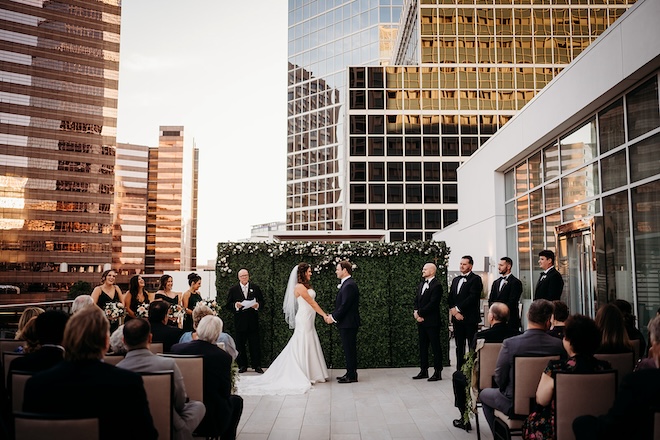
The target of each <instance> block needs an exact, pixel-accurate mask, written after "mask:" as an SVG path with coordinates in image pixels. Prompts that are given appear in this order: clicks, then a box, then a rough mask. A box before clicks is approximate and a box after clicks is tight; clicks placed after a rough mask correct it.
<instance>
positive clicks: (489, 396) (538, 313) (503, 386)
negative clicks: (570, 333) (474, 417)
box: [479, 299, 564, 431]
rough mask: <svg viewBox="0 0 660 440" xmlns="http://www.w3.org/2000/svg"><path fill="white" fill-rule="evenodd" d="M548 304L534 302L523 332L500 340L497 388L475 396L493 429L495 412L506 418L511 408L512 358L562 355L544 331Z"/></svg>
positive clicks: (549, 311)
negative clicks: (502, 414)
mask: <svg viewBox="0 0 660 440" xmlns="http://www.w3.org/2000/svg"><path fill="white" fill-rule="evenodd" d="M552 311H553V307H552V303H551V302H550V301H548V300H545V299H537V300H535V301H534V302H532V304H531V305H530V306H529V311H528V312H527V322H528V323H527V331H526V332H525V333H523V334H522V335H520V336H514V337H512V338H509V339H505V340H504V341H502V350H500V355H499V356H498V357H497V366H496V367H495V383H497V385H498V386H499V388H486V389H484V390H482V391H481V392H480V393H479V399H480V400H481V403H482V405H483V411H484V416H485V417H486V421H487V422H488V425H489V426H490V429H491V431H492V430H493V422H494V420H495V410H496V409H497V410H500V411H502V412H503V413H505V414H507V415H510V414H511V410H512V409H513V359H514V357H515V356H551V355H557V354H558V355H562V356H563V355H564V347H563V345H562V341H561V340H560V339H557V338H555V337H552V336H550V335H549V334H547V333H546V332H547V331H548V330H549V329H550V318H551V317H552Z"/></svg>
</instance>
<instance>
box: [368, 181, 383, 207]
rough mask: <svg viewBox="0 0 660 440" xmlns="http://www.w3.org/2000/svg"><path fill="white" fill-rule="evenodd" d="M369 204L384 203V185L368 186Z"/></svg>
mask: <svg viewBox="0 0 660 440" xmlns="http://www.w3.org/2000/svg"><path fill="white" fill-rule="evenodd" d="M369 203H385V185H377V184H376V185H369Z"/></svg>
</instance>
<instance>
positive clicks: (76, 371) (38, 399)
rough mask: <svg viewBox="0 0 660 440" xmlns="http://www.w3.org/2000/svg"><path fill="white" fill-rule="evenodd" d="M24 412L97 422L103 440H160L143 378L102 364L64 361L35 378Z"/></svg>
mask: <svg viewBox="0 0 660 440" xmlns="http://www.w3.org/2000/svg"><path fill="white" fill-rule="evenodd" d="M23 411H25V412H31V413H51V414H62V415H70V416H76V417H94V418H98V419H99V429H100V433H101V437H100V438H101V440H115V439H118V438H125V439H136V440H137V439H156V438H158V432H157V431H156V428H154V423H153V420H152V418H151V413H150V412H149V404H148V403H147V394H146V392H145V391H144V385H143V382H142V378H141V377H140V376H139V375H138V374H136V373H133V372H132V371H128V370H123V369H121V368H117V367H115V366H114V365H110V364H106V363H104V362H102V361H100V360H87V361H78V362H69V361H63V362H60V363H59V364H57V365H56V366H54V367H53V368H51V369H49V370H46V371H43V372H41V373H37V374H35V375H34V376H32V377H31V378H30V379H28V381H27V383H26V384H25V395H24V401H23Z"/></svg>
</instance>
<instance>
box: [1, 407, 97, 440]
mask: <svg viewBox="0 0 660 440" xmlns="http://www.w3.org/2000/svg"><path fill="white" fill-rule="evenodd" d="M14 429H15V431H16V440H43V439H45V438H47V439H48V440H98V439H99V419H75V418H68V417H59V416H56V415H51V414H31V413H17V414H15V415H14Z"/></svg>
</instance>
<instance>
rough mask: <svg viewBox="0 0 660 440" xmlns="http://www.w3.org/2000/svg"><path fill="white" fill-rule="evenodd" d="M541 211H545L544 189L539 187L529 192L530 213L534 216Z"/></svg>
mask: <svg viewBox="0 0 660 440" xmlns="http://www.w3.org/2000/svg"><path fill="white" fill-rule="evenodd" d="M541 213H543V189H542V188H539V189H537V190H536V191H532V192H531V193H529V215H530V217H534V216H537V215H539V214H541Z"/></svg>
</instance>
